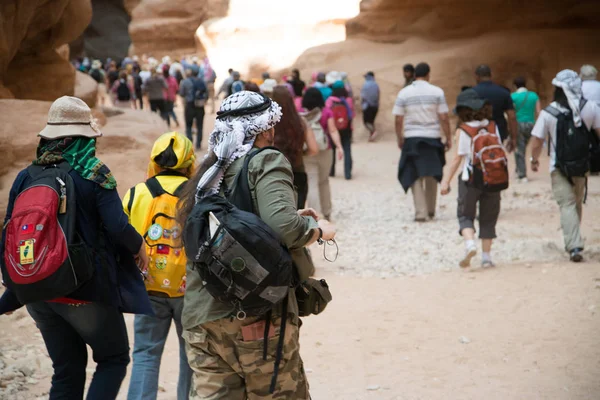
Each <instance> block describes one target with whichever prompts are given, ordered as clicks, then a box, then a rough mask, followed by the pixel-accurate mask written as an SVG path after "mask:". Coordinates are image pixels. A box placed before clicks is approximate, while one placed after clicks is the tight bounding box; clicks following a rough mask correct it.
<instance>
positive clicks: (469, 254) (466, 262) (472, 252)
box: [458, 245, 477, 268]
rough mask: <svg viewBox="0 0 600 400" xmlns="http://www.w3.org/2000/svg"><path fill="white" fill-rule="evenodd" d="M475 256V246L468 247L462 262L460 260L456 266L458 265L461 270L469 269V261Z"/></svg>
mask: <svg viewBox="0 0 600 400" xmlns="http://www.w3.org/2000/svg"><path fill="white" fill-rule="evenodd" d="M476 254H477V246H475V245H472V246H469V247H468V248H467V250H466V251H465V257H464V258H463V259H462V260H460V262H459V263H458V265H460V267H461V268H469V267H470V266H471V260H472V259H473V257H475V255H476Z"/></svg>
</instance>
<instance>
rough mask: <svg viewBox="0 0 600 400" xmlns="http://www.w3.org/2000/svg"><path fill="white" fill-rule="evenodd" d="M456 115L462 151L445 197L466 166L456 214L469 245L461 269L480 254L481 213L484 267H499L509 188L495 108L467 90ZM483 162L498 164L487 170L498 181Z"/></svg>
mask: <svg viewBox="0 0 600 400" xmlns="http://www.w3.org/2000/svg"><path fill="white" fill-rule="evenodd" d="M456 113H457V114H458V118H459V126H458V129H457V135H458V145H457V146H458V149H457V152H456V156H455V157H454V159H453V160H452V162H451V163H450V165H449V167H448V173H447V174H446V175H445V176H444V179H443V181H442V184H441V193H442V195H447V194H448V193H450V184H451V182H452V179H453V178H454V176H455V175H456V172H457V171H458V170H459V168H460V167H461V164H462V172H461V174H460V176H459V179H458V204H457V210H456V213H457V215H458V224H459V231H458V232H459V234H460V235H461V236H462V237H463V239H464V241H465V255H464V257H463V258H462V259H461V260H460V262H459V265H460V266H461V267H462V268H467V267H469V266H470V265H471V260H472V258H473V257H475V255H476V254H477V245H476V244H475V219H476V216H477V214H478V213H479V218H478V219H479V238H480V239H481V248H482V257H481V266H482V267H483V268H487V267H493V266H495V265H494V262H493V261H492V253H491V252H492V242H493V240H494V239H495V238H496V222H497V221H498V215H499V214H500V199H501V197H500V191H501V190H503V189H506V188H507V187H508V159H507V158H506V152H505V151H504V150H503V149H502V138H501V137H500V133H499V131H498V128H497V126H496V124H495V123H494V122H493V121H491V120H490V118H491V116H492V113H491V106H490V105H487V104H486V101H485V100H483V99H482V98H481V97H480V96H479V95H478V94H477V92H476V91H475V90H473V89H467V90H465V91H463V92H461V93H460V94H459V95H458V98H457V99H456ZM486 149H487V150H486ZM490 150H491V152H490ZM486 151H487V152H488V153H490V154H492V153H493V154H492V156H491V157H487V156H486V157H483V153H485V152H486ZM479 154H482V156H480V155H479ZM492 157H496V158H492ZM482 160H491V161H494V162H490V163H488V164H487V165H486V166H485V168H487V171H488V172H489V175H490V176H493V178H494V179H495V180H494V181H493V182H492V181H486V178H485V177H484V175H483V172H482V167H481V163H482ZM496 161H498V162H496ZM478 205H479V210H478V208H477V206H478Z"/></svg>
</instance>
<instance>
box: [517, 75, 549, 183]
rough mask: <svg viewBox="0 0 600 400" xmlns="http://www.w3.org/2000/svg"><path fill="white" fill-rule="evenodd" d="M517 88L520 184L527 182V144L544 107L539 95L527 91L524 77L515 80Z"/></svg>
mask: <svg viewBox="0 0 600 400" xmlns="http://www.w3.org/2000/svg"><path fill="white" fill-rule="evenodd" d="M513 83H514V85H515V87H516V88H517V90H516V92H514V93H513V94H511V98H512V101H513V104H514V107H515V115H516V118H517V123H518V126H519V128H518V130H519V132H518V135H517V147H516V150H515V161H516V164H517V178H519V181H520V182H523V183H526V182H527V163H526V161H525V157H526V155H527V144H528V143H529V139H531V130H532V129H533V124H534V123H535V120H536V118H537V116H538V115H539V114H540V112H541V111H542V105H541V103H540V98H539V96H538V95H537V93H535V92H533V91H530V90H528V89H527V81H526V79H525V78H524V77H518V78H515V80H514V82H513Z"/></svg>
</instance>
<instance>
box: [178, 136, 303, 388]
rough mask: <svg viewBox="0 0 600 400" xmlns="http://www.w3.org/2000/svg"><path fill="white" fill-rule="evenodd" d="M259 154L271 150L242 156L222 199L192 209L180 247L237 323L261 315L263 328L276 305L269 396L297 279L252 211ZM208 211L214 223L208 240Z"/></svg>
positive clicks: (281, 250)
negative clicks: (253, 166)
mask: <svg viewBox="0 0 600 400" xmlns="http://www.w3.org/2000/svg"><path fill="white" fill-rule="evenodd" d="M264 150H277V149H275V148H273V147H265V148H262V149H260V150H258V151H255V152H253V153H251V154H248V155H247V156H246V158H245V160H244V166H243V167H242V169H241V171H240V172H239V173H238V174H237V176H236V177H235V179H234V186H233V188H232V189H233V190H232V191H229V190H225V197H222V196H219V195H216V194H215V195H209V196H205V197H203V198H202V199H201V200H200V201H199V202H198V203H197V204H196V205H195V206H194V208H193V210H192V212H191V214H190V215H189V216H188V218H187V220H186V223H185V227H184V229H183V243H184V246H185V252H186V254H187V257H188V260H189V261H191V262H192V263H193V269H194V270H196V271H198V273H199V274H200V277H201V278H202V281H203V284H204V287H205V288H206V290H208V292H209V293H210V294H211V296H213V297H214V298H215V299H216V300H218V301H221V302H223V303H228V304H231V305H233V306H234V307H235V308H236V310H237V318H238V319H244V318H246V316H262V315H264V316H265V320H266V325H265V326H266V327H269V326H270V321H271V311H272V310H273V308H274V307H276V306H277V305H279V304H281V308H282V310H283V311H282V312H283V316H282V318H281V327H280V333H279V335H280V336H279V343H278V345H277V355H276V358H275V367H274V372H273V378H272V380H271V386H270V393H273V392H274V391H275V385H276V384H277V375H278V371H279V364H280V363H281V359H282V355H283V341H284V338H285V327H286V321H287V318H286V312H287V306H288V292H289V289H290V288H291V287H293V286H294V285H295V283H296V281H297V277H296V275H295V273H294V271H295V267H294V266H293V263H292V257H291V255H290V253H289V250H288V249H287V248H286V247H285V246H284V245H283V244H282V241H281V239H280V238H279V236H278V235H277V234H276V233H275V232H274V231H273V230H272V229H271V228H270V227H269V226H268V225H267V224H266V223H265V222H264V221H263V220H262V219H260V218H259V217H258V216H257V215H256V214H254V213H253V209H254V207H253V205H252V195H251V193H250V186H249V184H248V165H249V164H250V160H252V158H253V157H254V156H256V155H257V154H259V153H260V152H262V151H264ZM211 212H212V213H213V215H214V216H215V217H216V219H217V220H218V222H219V226H218V228H217V230H216V232H215V234H214V235H213V236H212V238H211V235H210V222H209V218H210V217H209V213H211ZM268 334H269V330H268V329H265V337H264V344H263V346H264V347H263V359H265V360H266V358H267V344H268Z"/></svg>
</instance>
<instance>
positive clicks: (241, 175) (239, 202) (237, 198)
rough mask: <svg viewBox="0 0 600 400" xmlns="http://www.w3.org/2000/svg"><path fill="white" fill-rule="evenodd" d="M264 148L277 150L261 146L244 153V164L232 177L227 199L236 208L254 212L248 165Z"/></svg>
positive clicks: (272, 148)
mask: <svg viewBox="0 0 600 400" xmlns="http://www.w3.org/2000/svg"><path fill="white" fill-rule="evenodd" d="M265 150H276V151H279V150H278V149H277V148H275V147H271V146H268V147H263V148H262V149H259V150H257V151H254V152H252V151H251V152H250V153H248V154H247V155H246V158H245V159H244V166H243V167H242V169H241V170H240V172H238V174H237V175H236V177H235V179H234V184H233V185H234V186H233V188H234V191H233V193H232V195H231V196H229V201H230V202H231V203H232V204H234V205H235V206H236V207H237V208H239V209H240V210H243V211H247V212H254V206H253V204H252V193H250V184H249V182H248V171H249V166H250V161H251V160H252V159H253V158H254V157H255V156H256V155H258V154H260V153H262V152H263V151H265Z"/></svg>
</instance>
